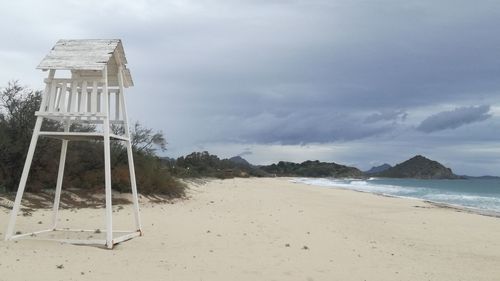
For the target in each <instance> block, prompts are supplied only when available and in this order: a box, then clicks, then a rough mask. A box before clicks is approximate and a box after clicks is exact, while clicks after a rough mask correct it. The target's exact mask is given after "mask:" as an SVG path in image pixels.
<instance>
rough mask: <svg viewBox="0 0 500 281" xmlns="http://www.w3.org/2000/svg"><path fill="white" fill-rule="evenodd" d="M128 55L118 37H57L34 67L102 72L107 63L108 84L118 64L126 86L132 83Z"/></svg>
mask: <svg viewBox="0 0 500 281" xmlns="http://www.w3.org/2000/svg"><path fill="white" fill-rule="evenodd" d="M126 64H127V58H126V57H125V51H124V50H123V45H122V42H121V40H120V39H79V40H59V41H57V43H56V45H55V46H54V47H52V50H50V52H49V53H48V54H47V55H46V56H45V58H44V59H43V60H42V61H41V62H40V64H39V65H38V67H37V69H43V70H49V69H56V70H58V69H63V70H72V71H80V72H84V71H86V73H87V75H88V73H91V72H92V71H94V72H95V71H102V70H103V69H104V66H106V65H107V66H108V83H110V84H111V85H113V84H116V83H117V82H116V81H117V73H118V66H119V65H121V66H122V69H123V82H124V86H125V87H131V86H133V85H134V82H133V81H132V76H131V74H130V70H129V69H128V68H127V66H126Z"/></svg>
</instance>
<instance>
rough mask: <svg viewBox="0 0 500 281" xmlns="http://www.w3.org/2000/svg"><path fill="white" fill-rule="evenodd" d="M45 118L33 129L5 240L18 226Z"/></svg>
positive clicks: (48, 86) (46, 93) (46, 95)
mask: <svg viewBox="0 0 500 281" xmlns="http://www.w3.org/2000/svg"><path fill="white" fill-rule="evenodd" d="M55 73H56V71H55V70H50V72H49V77H48V79H47V82H46V86H45V91H44V93H43V96H42V102H41V104H40V110H42V109H44V107H45V106H46V105H47V103H49V102H50V101H49V100H48V99H49V95H50V93H51V92H52V86H55V85H54V84H53V83H52V79H54V75H55ZM42 123H43V117H40V116H39V117H37V118H36V123H35V128H34V129H33V135H32V136H31V142H30V147H29V149H28V154H27V155H26V161H25V162H24V167H23V173H22V174H21V180H20V181H19V187H18V188H17V194H16V199H15V200H14V206H13V207H12V212H11V213H10V219H9V224H8V225H7V231H6V232H5V240H9V239H10V238H11V237H12V235H13V234H14V227H15V226H16V219H17V213H19V209H20V208H21V199H22V198H23V194H24V189H25V188H26V182H27V180H28V175H29V172H30V168H31V162H32V161H33V155H34V154H35V148H36V144H37V142H38V134H39V133H40V129H41V127H42Z"/></svg>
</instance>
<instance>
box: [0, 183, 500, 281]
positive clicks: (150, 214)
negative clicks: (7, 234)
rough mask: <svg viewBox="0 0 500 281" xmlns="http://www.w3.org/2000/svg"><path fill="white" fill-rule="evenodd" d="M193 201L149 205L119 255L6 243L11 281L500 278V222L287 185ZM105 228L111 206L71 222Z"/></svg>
mask: <svg viewBox="0 0 500 281" xmlns="http://www.w3.org/2000/svg"><path fill="white" fill-rule="evenodd" d="M190 197H191V198H190V199H189V200H184V201H180V202H177V203H175V204H146V205H144V206H142V217H143V221H144V230H145V236H143V237H140V238H136V239H133V240H131V241H128V242H125V243H123V244H120V245H118V246H117V247H116V248H115V249H114V250H105V249H101V248H98V247H90V246H75V245H68V244H60V243H57V242H47V241H34V240H23V241H18V242H12V241H9V242H0V280H2V281H4V280H5V281H7V280H9V281H11V280H197V281H199V280H232V281H233V280H238V281H243V280H252V281H255V280H307V281H310V280H384V281H387V280H500V239H499V237H500V236H499V235H500V219H499V218H493V217H487V216H481V215H476V214H470V213H464V212H458V211H456V210H452V209H444V208H438V207H436V206H432V205H429V204H427V203H423V202H420V201H415V200H405V199H398V198H388V197H381V196H376V195H372V194H365V193H359V192H354V191H348V190H335V189H328V188H320V187H312V186H305V185H301V184H294V183H290V182H288V181H287V180H286V179H270V178H266V179H234V180H224V181H220V180H214V181H210V182H209V183H207V184H205V185H201V186H193V187H192V189H191V190H190ZM130 209H131V206H129V205H126V206H124V208H123V209H120V210H118V209H117V211H116V212H115V215H116V216H115V226H116V228H120V227H122V228H127V227H131V226H132V217H130V216H129V214H130ZM7 218H8V214H7V210H6V209H0V232H1V233H2V236H3V232H4V230H5V227H6V223H7ZM49 219H50V212H49V211H37V212H34V213H33V214H32V215H31V216H27V217H20V218H19V227H18V228H19V229H20V230H21V231H23V232H26V231H29V230H30V229H35V228H41V227H43V225H45V224H47V222H48V220H49ZM103 225H104V211H103V210H102V209H79V210H64V211H63V212H62V213H61V226H62V227H65V226H67V227H84V228H91V229H93V228H99V227H101V228H102V227H103Z"/></svg>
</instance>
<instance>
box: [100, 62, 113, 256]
mask: <svg viewBox="0 0 500 281" xmlns="http://www.w3.org/2000/svg"><path fill="white" fill-rule="evenodd" d="M102 76H103V80H104V85H103V89H102V91H103V94H104V97H105V98H104V111H105V112H104V113H105V117H104V120H103V121H104V124H103V127H104V128H103V130H104V178H105V191H106V246H107V247H108V248H109V249H112V248H113V206H112V197H111V196H112V194H111V154H110V153H111V148H110V142H109V130H110V127H109V117H110V116H109V106H108V102H109V99H108V68H107V66H105V67H104V70H103V71H102Z"/></svg>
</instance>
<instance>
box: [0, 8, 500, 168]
mask: <svg viewBox="0 0 500 281" xmlns="http://www.w3.org/2000/svg"><path fill="white" fill-rule="evenodd" d="M97 6H99V7H100V8H99V9H97V10H96V8H95V7H97ZM26 7H31V9H26ZM116 7H120V8H119V9H116ZM74 11H78V13H74ZM109 15H113V16H112V17H110V16H109ZM0 26H3V27H4V29H3V30H2V38H3V41H2V44H1V45H0V65H2V66H5V67H2V68H1V69H0V83H1V81H4V82H3V83H6V82H7V81H8V80H9V79H13V78H14V79H16V78H17V79H20V80H21V83H23V84H24V83H27V84H30V85H33V86H34V87H38V88H42V87H43V85H42V78H43V76H44V75H46V73H38V72H36V70H34V67H35V66H36V65H37V64H38V62H39V61H40V59H41V58H42V57H43V56H44V55H45V53H46V52H47V51H48V50H49V49H50V47H51V46H52V45H53V44H54V43H55V42H56V41H57V39H59V38H116V37H118V38H122V39H123V42H124V47H125V51H126V53H127V58H128V61H129V66H130V69H131V71H132V75H133V77H134V82H135V85H136V86H135V87H134V88H132V89H129V91H128V92H127V98H128V107H129V114H130V116H131V118H132V119H136V120H141V122H142V123H144V124H145V125H147V126H149V127H154V128H156V129H159V130H162V131H164V132H165V133H166V137H167V139H168V141H169V147H168V148H169V150H168V152H167V153H169V154H170V156H178V155H180V154H183V153H186V152H190V151H193V150H196V149H199V148H200V147H202V148H207V147H210V143H214V142H217V143H223V144H231V143H237V144H240V145H241V146H242V147H239V148H238V150H235V151H234V152H233V153H234V155H236V154H238V153H240V152H241V151H242V150H243V149H244V147H246V146H247V145H252V144H260V145H270V144H273V145H274V144H291V145H299V146H301V145H302V146H306V145H307V144H310V143H321V144H323V145H328V144H333V143H339V142H343V143H349V142H356V141H364V144H363V145H365V146H366V149H364V150H363V152H359V151H361V150H360V149H359V147H357V148H356V149H351V150H349V154H346V155H350V156H349V157H351V159H356V161H358V162H361V161H363V159H367V161H374V160H376V159H372V158H370V156H369V154H370V152H369V151H378V149H379V147H380V142H381V141H385V142H387V143H389V142H391V141H392V140H393V139H398V140H399V141H400V142H401V143H402V145H401V146H398V147H397V148H391V149H388V150H387V151H388V154H401V153H400V152H404V155H406V154H411V153H412V152H418V153H423V152H425V151H426V149H427V148H428V147H440V146H445V144H449V143H453V144H456V145H459V144H460V143H473V142H477V143H479V144H478V145H482V144H484V143H487V142H489V141H492V139H494V138H495V135H493V134H491V131H492V128H494V129H496V130H497V131H498V130H500V120H499V118H498V116H493V117H491V118H490V119H489V122H488V125H489V127H488V126H485V125H484V123H479V122H477V121H478V120H481V118H487V117H486V116H487V114H488V113H487V112H485V113H484V114H483V115H481V113H476V114H475V113H470V112H469V113H470V114H471V116H469V117H470V118H469V119H467V117H463V118H465V119H467V120H475V121H476V123H474V124H473V125H471V126H467V127H466V129H467V130H465V129H464V128H461V127H456V130H453V131H452V132H450V131H446V130H445V131H441V132H440V133H439V139H438V138H437V136H436V135H437V134H422V133H421V132H419V131H415V130H414V129H409V128H410V127H411V128H413V127H412V126H418V127H419V128H420V130H421V131H424V132H426V130H427V131H433V130H436V129H438V128H441V127H443V128H453V126H457V124H464V122H460V121H456V122H458V123H453V121H452V120H451V121H450V120H447V119H446V118H444V117H443V116H444V115H442V116H441V117H439V116H438V117H435V118H437V119H446V120H444V121H440V122H442V125H440V126H432V125H428V124H427V123H429V122H431V121H424V122H422V124H421V125H420V126H419V124H420V119H418V118H421V117H418V116H423V115H425V116H428V115H430V114H429V113H428V112H426V111H425V110H426V108H436V107H440V106H450V105H453V106H456V107H460V106H462V105H469V104H477V103H481V104H491V105H492V106H493V105H494V104H498V102H499V101H500V98H499V97H498V89H500V78H499V76H498V73H500V64H499V63H498V61H497V60H496V59H495V58H496V57H498V53H500V47H499V46H500V37H499V36H497V29H498V26H500V2H499V1H480V3H479V2H477V1H476V2H473V1H467V0H441V1H431V0H423V1H400V0H380V1H351V0H307V1H305V0H295V1H284V0H272V1H254V0H241V1H229V0H217V1H215V0H208V1H192V0H185V1H168V0H167V1H157V0H144V1H142V0H137V1H118V0H89V1H64V2H61V1H56V0H47V1H43V3H41V2H40V3H39V2H38V1H29V0H17V1H3V2H2V3H1V4H0ZM483 110H484V109H483ZM472 111H474V110H472ZM492 112H493V110H492ZM462 113H463V114H464V115H465V113H464V112H462ZM474 114H475V115H474ZM492 114H496V113H492ZM445 115H446V114H445ZM452 115H453V114H452ZM415 116H417V117H415ZM474 116H476V119H474ZM415 118H417V119H415ZM450 118H451V117H450ZM454 118H455V117H454ZM456 118H458V119H460V118H462V117H456ZM451 119H453V118H451ZM431 120H432V118H431ZM458 126H459V125H458ZM414 134H415V135H414ZM375 140H376V141H379V143H377V144H373V145H371V143H374V141H375ZM496 141H498V138H497V139H496ZM404 144H406V145H404ZM222 147H225V146H224V145H223V146H222ZM273 147H274V146H273ZM252 151H253V150H252ZM304 151H306V150H304ZM422 151H423V152H422ZM253 152H254V153H253V154H252V155H251V156H252V157H253V159H254V161H255V162H256V163H257V164H258V162H259V159H261V160H262V161H267V162H269V161H272V160H279V159H270V158H269V157H271V156H270V155H267V154H259V153H258V152H256V151H253ZM371 153H372V155H376V156H377V157H378V158H382V155H381V154H376V153H375V152H371ZM437 155H440V154H437ZM227 156H231V155H227ZM248 156H250V155H248ZM280 157H281V156H280ZM295 157H298V154H297V155H295ZM387 157H390V155H388V156H387ZM491 157H497V158H500V155H493V154H492V156H491ZM303 158H304V160H305V159H307V158H309V155H308V152H303ZM294 159H297V158H294ZM342 160H346V162H349V160H348V157H347V156H346V158H345V159H342ZM382 160H383V159H381V161H382Z"/></svg>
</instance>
